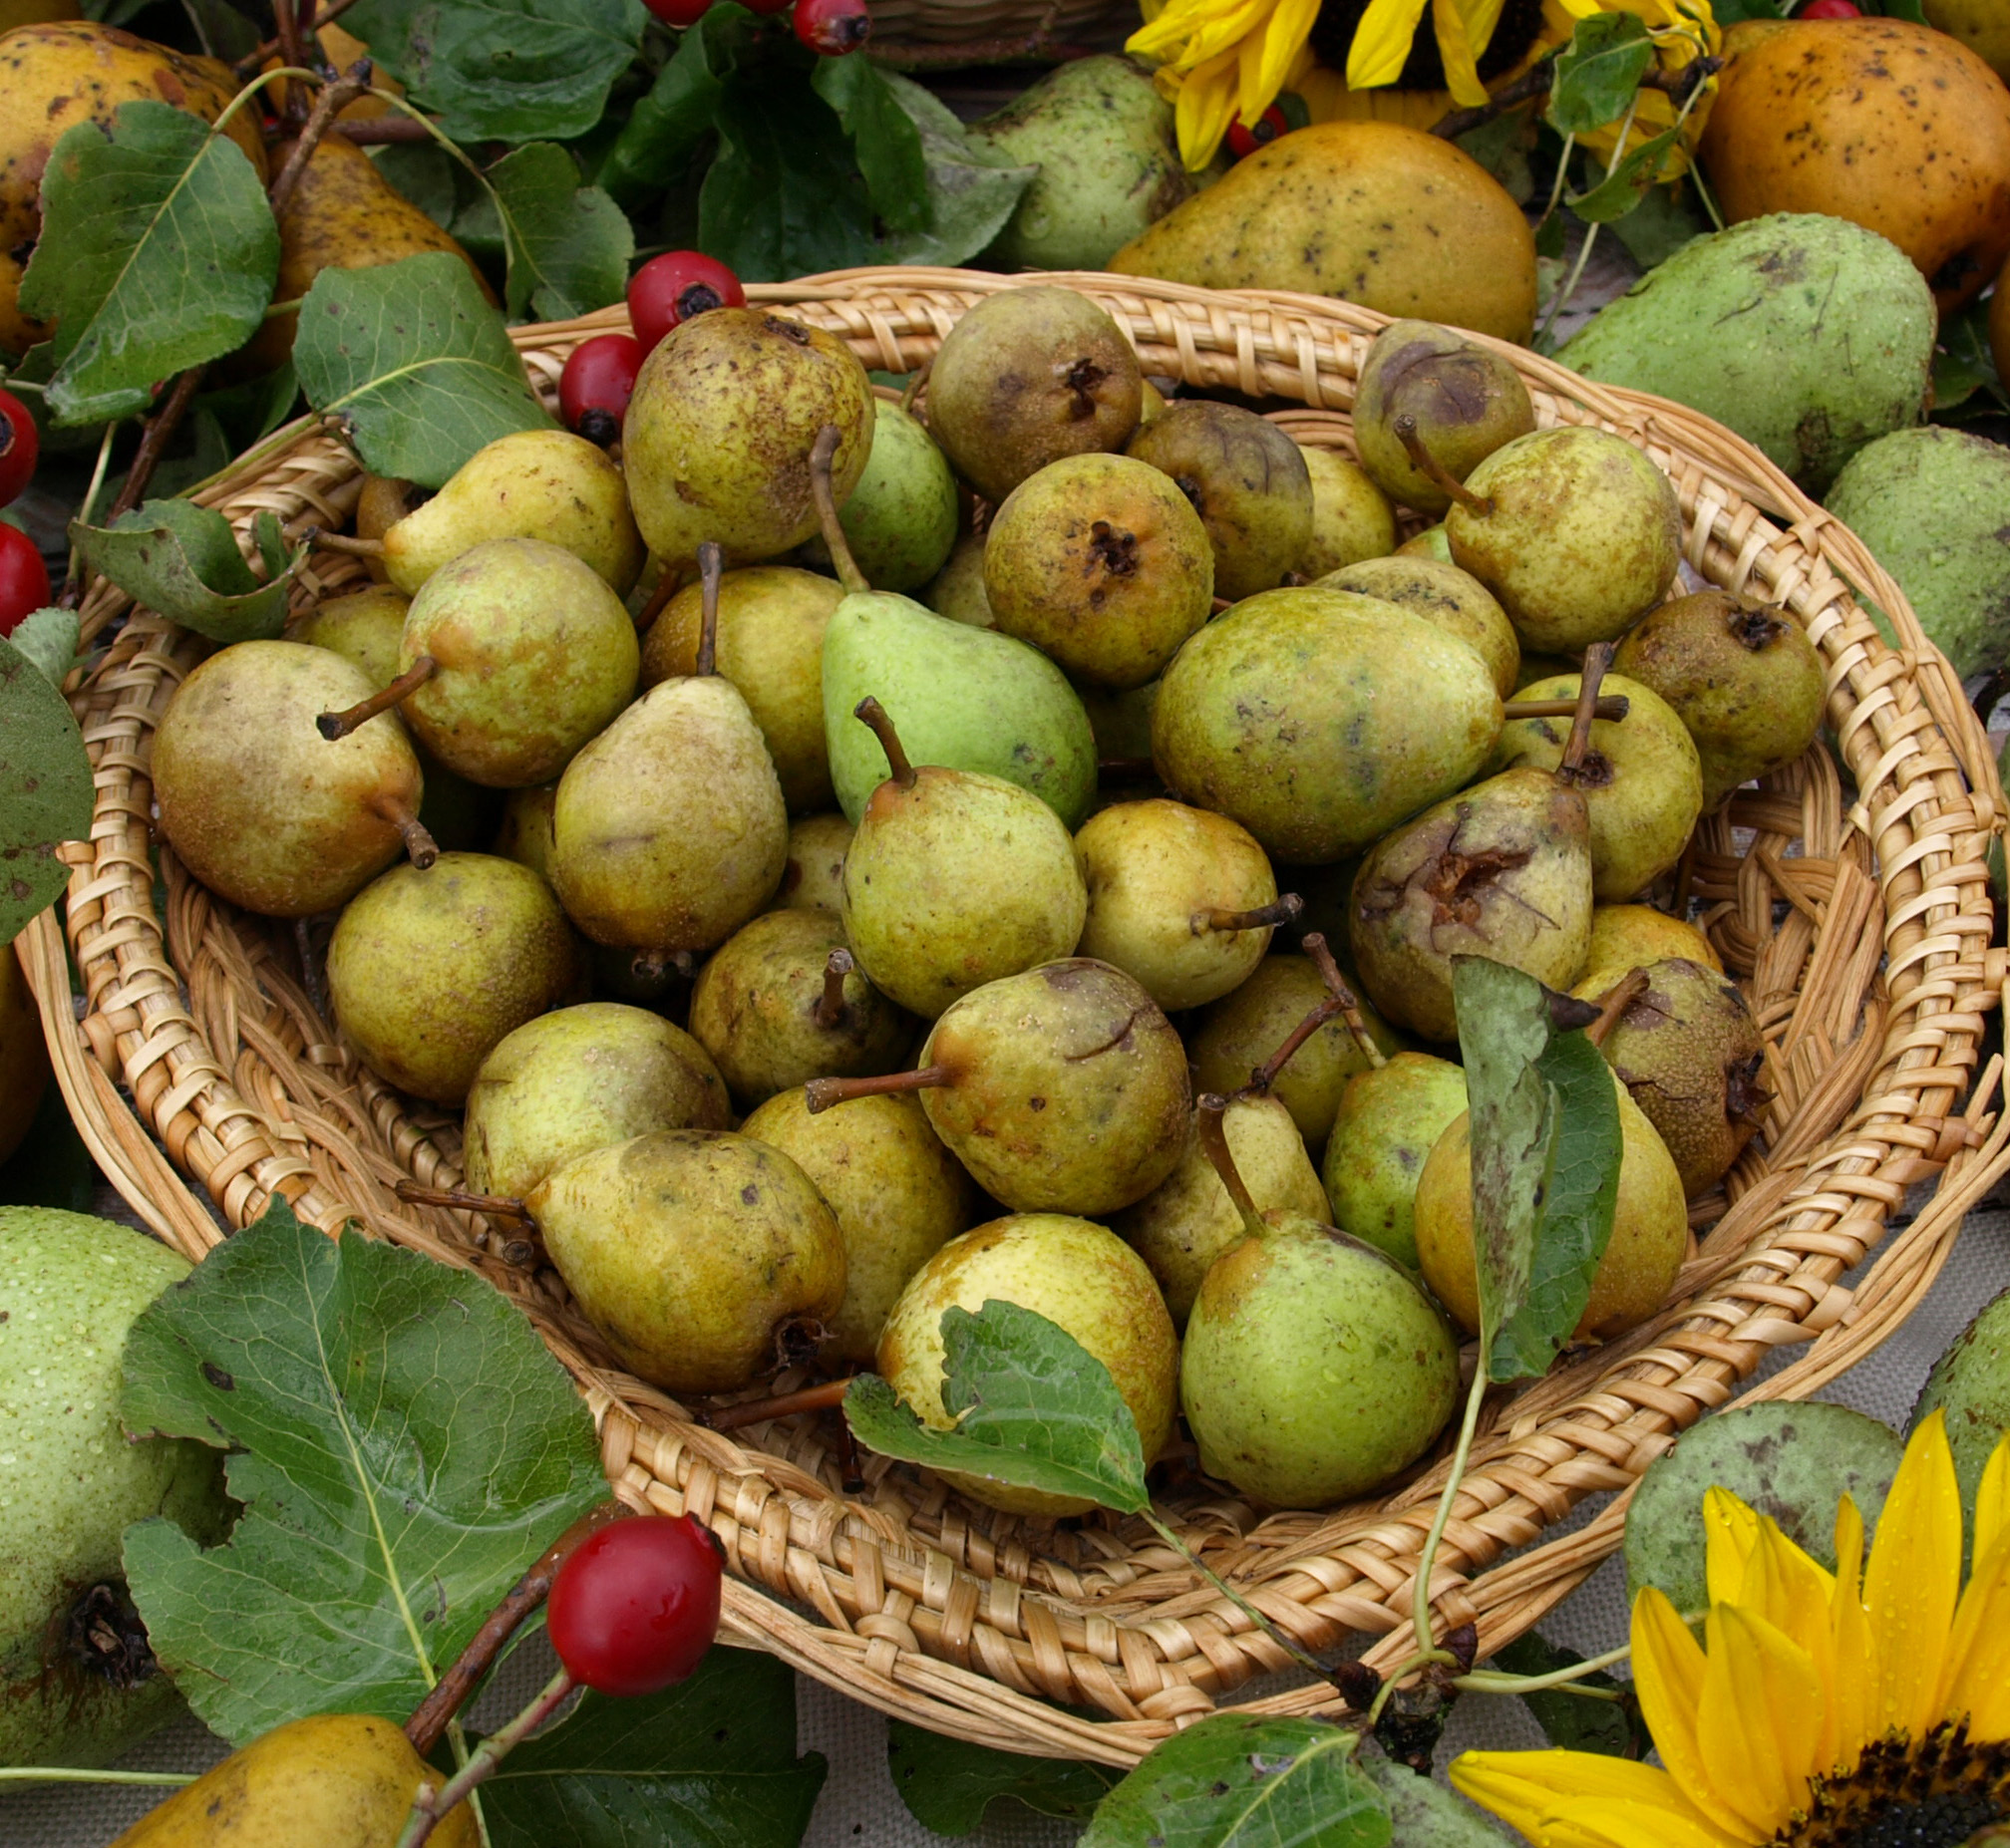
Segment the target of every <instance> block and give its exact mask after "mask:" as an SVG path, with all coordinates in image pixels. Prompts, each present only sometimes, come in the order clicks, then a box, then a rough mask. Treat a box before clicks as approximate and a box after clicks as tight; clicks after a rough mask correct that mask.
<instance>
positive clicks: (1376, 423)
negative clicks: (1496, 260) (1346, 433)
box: [1354, 321, 1535, 518]
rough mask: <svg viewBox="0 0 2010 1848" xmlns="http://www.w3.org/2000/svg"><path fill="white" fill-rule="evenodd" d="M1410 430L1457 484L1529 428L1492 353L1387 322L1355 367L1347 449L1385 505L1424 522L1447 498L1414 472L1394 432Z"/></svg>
mask: <svg viewBox="0 0 2010 1848" xmlns="http://www.w3.org/2000/svg"><path fill="white" fill-rule="evenodd" d="M1403 416H1408V417H1410V418H1411V419H1413V420H1414V422H1415V425H1416V432H1417V435H1418V437H1419V438H1420V439H1421V440H1422V441H1423V443H1424V445H1425V447H1426V448H1427V449H1429V451H1430V452H1431V454H1432V456H1434V457H1435V458H1436V459H1437V461H1438V462H1439V463H1440V464H1441V465H1442V466H1443V467H1444V469H1445V470H1446V472H1447V473H1449V474H1450V475H1452V476H1453V478H1454V479H1456V480H1460V481H1463V480H1465V478H1466V477H1467V476H1468V475H1469V474H1471V473H1472V472H1473V470H1474V469H1475V468H1476V467H1478V466H1479V465H1480V463H1481V462H1485V461H1486V460H1487V458H1488V457H1490V456H1491V455H1493V454H1494V452H1495V451H1496V450H1498V449H1499V448H1500V447H1501V446H1502V445H1503V444H1504V443H1508V442H1509V441H1511V440H1512V439H1513V438H1515V437H1521V436H1526V435H1527V434H1528V432H1529V431H1531V430H1533V429H1534V428H1535V406H1534V404H1533V403H1532V402H1531V400H1530V399H1529V397H1528V388H1527V387H1526V386H1525V385H1523V384H1522V383H1521V375H1520V374H1519V373H1518V372H1516V371H1515V370H1514V368H1513V367H1512V366H1511V365H1509V364H1508V361H1506V360H1505V359H1503V358H1502V357H1501V356H1500V355H1499V354H1498V353H1494V352H1492V351H1490V350H1489V349H1488V348H1486V347H1483V346H1481V345H1480V343H1479V342H1478V341H1476V340H1469V339H1467V338H1466V336H1465V335H1463V334H1460V333H1458V332H1456V331H1454V330H1453V329H1452V328H1449V327H1439V326H1437V325H1435V324H1434V323H1432V322H1430V321H1391V322H1390V323H1389V325H1388V326H1387V327H1385V328H1384V329H1383V330H1382V331H1381V332H1380V333H1379V334H1377V335H1376V336H1375V339H1374V342H1373V344H1372V345H1371V346H1370V347H1369V349H1368V356H1367V358H1366V359H1365V360H1363V361H1362V363H1361V377H1360V382H1359V384H1358V385H1357V386H1356V387H1355V393H1354V441H1355V442H1356V443H1357V444H1358V445H1359V446H1360V450H1361V466H1362V467H1363V468H1365V469H1366V470H1367V471H1368V478H1369V479H1370V480H1372V481H1373V482H1374V483H1375V485H1376V486H1377V487H1379V488H1380V489H1381V490H1382V491H1383V492H1384V493H1385V494H1387V495H1388V496H1389V498H1390V499H1391V500H1396V501H1400V502H1401V503H1402V504H1403V505H1404V506H1406V507H1414V508H1415V509H1416V510H1417V511H1418V512H1419V513H1424V514H1428V515H1430V516H1431V517H1433V518H1437V517H1439V516H1440V515H1442V514H1443V513H1444V512H1445V510H1446V508H1448V507H1449V506H1450V505H1451V504H1452V496H1451V494H1450V492H1449V491H1448V490H1447V489H1446V488H1444V487H1443V486H1441V485H1440V484H1439V483H1438V482H1437V481H1436V480H1434V479H1433V478H1432V476H1431V475H1429V474H1427V473H1426V472H1425V471H1424V470H1423V469H1422V468H1420V467H1418V465H1417V464H1416V462H1413V461H1412V460H1411V458H1410V454H1409V451H1408V450H1407V449H1406V448H1405V446H1404V444H1403V442H1402V441H1401V440H1400V439H1399V438H1398V437H1397V435H1396V433H1395V430H1394V428H1393V426H1394V424H1395V421H1396V419H1397V418H1399V417H1403Z"/></svg>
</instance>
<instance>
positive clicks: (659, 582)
mask: <svg viewBox="0 0 2010 1848" xmlns="http://www.w3.org/2000/svg"><path fill="white" fill-rule="evenodd" d="M683 588H684V574H683V572H681V571H672V570H670V569H668V568H667V567H666V568H665V569H664V570H663V571H662V572H661V573H660V574H659V575H658V576H657V579H656V588H655V589H654V590H652V591H651V592H650V593H649V601H648V602H647V603H645V604H643V606H642V608H641V611H640V613H639V614H638V615H637V616H636V618H635V633H636V634H637V635H647V634H648V633H649V631H650V628H651V627H652V626H653V625H654V623H655V621H656V618H657V617H659V616H660V615H662V614H663V612H664V611H665V610H666V609H668V608H669V607H670V599H671V598H672V597H674V596H675V595H676V594H677V593H678V591H680V590H682V589H683Z"/></svg>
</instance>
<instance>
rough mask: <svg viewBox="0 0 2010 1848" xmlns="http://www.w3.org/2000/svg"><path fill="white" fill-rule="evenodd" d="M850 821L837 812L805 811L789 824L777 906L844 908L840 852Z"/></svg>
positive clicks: (846, 848) (848, 840)
mask: <svg viewBox="0 0 2010 1848" xmlns="http://www.w3.org/2000/svg"><path fill="white" fill-rule="evenodd" d="M851 834H852V827H851V823H850V822H848V821H847V820H845V819H844V817H843V816H842V815H839V814H826V815H805V816H804V817H803V818H802V819H801V820H800V821H792V822H791V823H790V824H789V855H788V858H787V860H786V861H785V862H784V864H783V867H782V884H781V886H780V887H779V888H778V889H777V891H776V893H775V905H776V908H777V909H783V908H787V909H789V910H792V911H829V912H832V913H837V912H839V911H842V910H843V909H844V855H845V854H846V853H847V852H849V851H850V847H851Z"/></svg>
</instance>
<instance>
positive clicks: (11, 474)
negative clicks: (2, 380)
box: [0, 391, 42, 507]
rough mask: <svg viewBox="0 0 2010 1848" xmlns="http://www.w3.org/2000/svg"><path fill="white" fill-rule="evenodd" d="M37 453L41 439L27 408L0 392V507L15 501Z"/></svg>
mask: <svg viewBox="0 0 2010 1848" xmlns="http://www.w3.org/2000/svg"><path fill="white" fill-rule="evenodd" d="M41 454H42V439H41V437H40V436H39V435H38V434H37V432H36V429H35V420H34V419H33V418H32V417H30V416H29V415H28V407H27V406H26V405H24V404H23V403H22V402H21V401H20V399H18V398H16V397H15V396H14V394H13V393H12V392H8V391H0V507H4V506H5V505H6V504H7V503H8V501H10V500H14V499H17V498H19V496H20V493H21V490H22V489H23V488H24V487H26V486H27V485H28V483H29V481H30V480H31V479H32V478H33V476H34V473H35V462H36V459H37V458H38V457H39V456H40V455H41Z"/></svg>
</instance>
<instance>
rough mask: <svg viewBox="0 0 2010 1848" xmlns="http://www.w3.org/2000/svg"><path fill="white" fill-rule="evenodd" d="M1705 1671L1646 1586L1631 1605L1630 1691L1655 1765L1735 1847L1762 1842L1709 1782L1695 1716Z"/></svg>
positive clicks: (1694, 1645) (1696, 1649) (1675, 1620)
mask: <svg viewBox="0 0 2010 1848" xmlns="http://www.w3.org/2000/svg"><path fill="white" fill-rule="evenodd" d="M1708 1668H1709V1665H1708V1663H1707V1661H1706V1660H1705V1658H1704V1655H1703V1649H1702V1646H1701V1645H1700V1644H1699V1643H1698V1642H1697V1641H1696V1639H1695V1638H1694V1637H1693V1636H1691V1635H1690V1634H1689V1627H1688V1625H1687V1624H1685V1623H1683V1621H1682V1619H1681V1616H1680V1614H1679V1613H1678V1612H1677V1611H1676V1609H1675V1607H1674V1606H1673V1605H1672V1604H1670V1603H1669V1602H1668V1599H1667V1597H1666V1596H1665V1595H1664V1594H1663V1593H1661V1592H1659V1591H1656V1590H1655V1589H1654V1587H1653V1586H1651V1585H1650V1586H1648V1587H1647V1589H1646V1590H1645V1591H1643V1592H1641V1594H1640V1595H1639V1596H1638V1597H1637V1598H1635V1599H1634V1600H1633V1691H1634V1693H1635V1694H1638V1695H1639V1696H1640V1711H1641V1712H1642V1714H1644V1715H1645V1717H1646V1720H1647V1725H1648V1729H1649V1730H1650V1731H1651V1732H1652V1733H1653V1734H1654V1743H1655V1744H1656V1745H1657V1746H1659V1747H1660V1751H1661V1762H1662V1763H1663V1764H1665V1765H1666V1766H1667V1767H1668V1769H1669V1771H1670V1772H1671V1773H1673V1775H1674V1778H1675V1781H1676V1783H1677V1784H1678V1785H1679V1786H1680V1787H1681V1788H1682V1789H1683V1790H1684V1791H1685V1792H1686V1793H1687V1794H1688V1797H1689V1801H1690V1802H1691V1803H1692V1804H1694V1805H1695V1806H1696V1808H1697V1809H1699V1810H1701V1811H1702V1812H1703V1814H1704V1815H1705V1816H1707V1817H1708V1818H1709V1819H1710V1820H1711V1822H1713V1823H1714V1824H1715V1825H1716V1826H1717V1827H1718V1828H1720V1829H1722V1830H1724V1831H1725V1832H1726V1833H1727V1834H1728V1835H1730V1836H1731V1837H1732V1839H1733V1840H1735V1841H1746V1840H1751V1841H1755V1842H1756V1841H1764V1840H1765V1839H1766V1833H1765V1832H1763V1831H1762V1832H1761V1833H1758V1834H1753V1833H1752V1832H1751V1829H1752V1825H1751V1824H1750V1823H1749V1822H1748V1821H1747V1820H1746V1818H1745V1817H1744V1816H1743V1815H1742V1814H1741V1813H1740V1812H1739V1810H1738V1809H1737V1807H1736V1806H1735V1805H1733V1804H1731V1803H1729V1802H1726V1801H1725V1800H1724V1798H1723V1797H1721V1796H1720V1795H1719V1794H1718V1793H1717V1790H1716V1787H1715V1786H1714V1785H1713V1784H1712V1782H1711V1779H1710V1764H1709V1760H1708V1759H1707V1758H1706V1757H1705V1756H1704V1753H1703V1747H1702V1744H1701V1742H1700V1741H1699V1739H1698V1737H1697V1710H1698V1708H1699V1707H1700V1706H1701V1705H1702V1702H1703V1682H1704V1677H1705V1675H1706V1674H1707V1673H1708Z"/></svg>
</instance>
